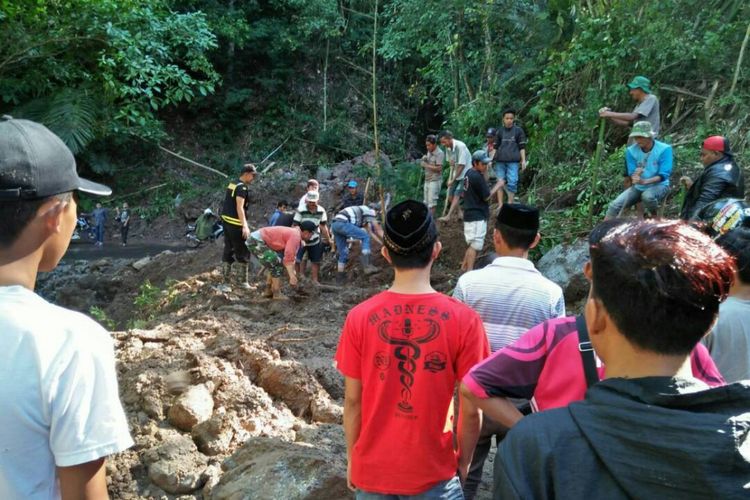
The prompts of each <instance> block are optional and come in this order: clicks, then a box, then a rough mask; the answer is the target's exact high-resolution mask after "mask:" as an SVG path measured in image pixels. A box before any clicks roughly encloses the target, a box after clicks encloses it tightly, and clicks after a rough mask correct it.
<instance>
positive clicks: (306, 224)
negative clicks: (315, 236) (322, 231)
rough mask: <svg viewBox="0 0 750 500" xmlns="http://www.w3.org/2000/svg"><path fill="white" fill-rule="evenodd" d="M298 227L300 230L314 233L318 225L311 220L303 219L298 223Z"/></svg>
mask: <svg viewBox="0 0 750 500" xmlns="http://www.w3.org/2000/svg"><path fill="white" fill-rule="evenodd" d="M299 228H300V229H301V230H302V231H308V232H310V233H314V232H315V231H317V230H318V226H316V225H315V223H314V222H313V221H311V220H303V221H302V222H300V223H299Z"/></svg>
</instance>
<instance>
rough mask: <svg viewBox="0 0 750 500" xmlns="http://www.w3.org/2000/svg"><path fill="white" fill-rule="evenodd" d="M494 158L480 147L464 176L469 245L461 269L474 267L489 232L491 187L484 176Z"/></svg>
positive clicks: (465, 220) (466, 226) (465, 229)
mask: <svg viewBox="0 0 750 500" xmlns="http://www.w3.org/2000/svg"><path fill="white" fill-rule="evenodd" d="M490 163H492V158H490V157H489V156H487V152H486V151H484V150H482V149H480V150H479V151H475V152H474V154H473V155H472V157H471V169H470V170H469V171H468V172H466V177H465V178H464V192H463V207H464V238H465V239H466V244H467V245H469V247H468V248H467V249H466V253H465V254H464V260H463V262H462V263H461V271H471V270H472V269H474V261H475V260H476V258H477V253H479V252H481V251H482V247H483V246H484V237H485V235H486V234H487V219H489V218H490V203H489V198H490V188H489V186H488V185H487V181H486V180H485V178H484V173H485V172H486V171H487V167H488V165H489V164H490Z"/></svg>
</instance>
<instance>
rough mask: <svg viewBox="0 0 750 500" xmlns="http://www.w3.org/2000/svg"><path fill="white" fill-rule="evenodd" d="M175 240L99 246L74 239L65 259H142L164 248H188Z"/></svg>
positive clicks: (179, 250)
mask: <svg viewBox="0 0 750 500" xmlns="http://www.w3.org/2000/svg"><path fill="white" fill-rule="evenodd" d="M181 243H182V242H180V243H177V242H174V243H165V242H163V241H135V242H133V243H128V245H127V246H122V245H120V243H119V242H116V241H115V242H112V243H105V244H104V246H101V247H97V246H95V245H94V244H93V243H91V242H89V241H77V240H76V241H73V242H71V244H70V247H68V251H67V253H66V254H65V256H64V257H63V260H68V261H70V260H97V259H101V258H102V257H110V258H114V259H140V258H142V257H148V256H152V255H157V254H159V253H161V252H163V251H164V250H171V251H173V252H182V251H184V250H188V248H187V246H185V245H184V244H181Z"/></svg>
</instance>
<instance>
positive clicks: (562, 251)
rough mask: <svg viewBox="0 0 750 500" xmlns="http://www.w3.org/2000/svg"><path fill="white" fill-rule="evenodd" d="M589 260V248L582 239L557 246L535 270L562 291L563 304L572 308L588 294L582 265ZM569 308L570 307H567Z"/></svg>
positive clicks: (543, 258)
mask: <svg viewBox="0 0 750 500" xmlns="http://www.w3.org/2000/svg"><path fill="white" fill-rule="evenodd" d="M588 260H589V246H588V242H587V241H586V240H584V239H579V240H576V241H575V242H573V243H571V244H569V245H557V246H556V247H554V248H552V250H550V251H549V252H547V253H546V254H544V256H543V257H542V258H541V259H540V260H539V262H537V265H536V267H537V269H539V272H541V273H542V274H543V275H544V276H545V277H547V278H548V279H550V280H552V281H554V282H555V283H557V284H558V285H560V288H562V289H563V294H564V295H565V304H566V305H569V306H571V307H572V306H573V305H574V304H576V303H578V302H580V301H581V300H583V299H584V298H585V297H586V295H587V294H588V292H589V283H588V281H587V280H586V277H585V276H584V275H583V265H584V264H585V263H586V262H587V261H588ZM569 308H570V307H569Z"/></svg>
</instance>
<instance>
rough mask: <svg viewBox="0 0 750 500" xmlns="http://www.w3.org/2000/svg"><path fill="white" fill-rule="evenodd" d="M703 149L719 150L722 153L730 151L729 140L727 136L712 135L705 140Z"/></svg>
mask: <svg viewBox="0 0 750 500" xmlns="http://www.w3.org/2000/svg"><path fill="white" fill-rule="evenodd" d="M703 149H707V150H708V151H719V152H721V153H728V152H729V141H727V140H726V138H725V137H722V136H720V135H712V136H711V137H709V138H708V139H706V140H705V141H703Z"/></svg>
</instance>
